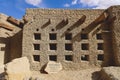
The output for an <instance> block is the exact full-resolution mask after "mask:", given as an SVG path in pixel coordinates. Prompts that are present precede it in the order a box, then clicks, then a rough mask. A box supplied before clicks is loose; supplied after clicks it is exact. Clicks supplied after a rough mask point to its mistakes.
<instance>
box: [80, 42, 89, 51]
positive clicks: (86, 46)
mask: <svg viewBox="0 0 120 80" xmlns="http://www.w3.org/2000/svg"><path fill="white" fill-rule="evenodd" d="M81 49H82V50H89V44H88V43H83V44H81Z"/></svg>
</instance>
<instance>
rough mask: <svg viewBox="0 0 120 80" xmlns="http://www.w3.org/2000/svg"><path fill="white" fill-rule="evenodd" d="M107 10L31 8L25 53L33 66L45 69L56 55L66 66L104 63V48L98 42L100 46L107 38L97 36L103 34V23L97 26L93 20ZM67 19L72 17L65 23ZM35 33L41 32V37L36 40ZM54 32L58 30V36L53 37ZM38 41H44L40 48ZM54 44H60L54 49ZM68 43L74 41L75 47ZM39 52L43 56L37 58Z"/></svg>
mask: <svg viewBox="0 0 120 80" xmlns="http://www.w3.org/2000/svg"><path fill="white" fill-rule="evenodd" d="M103 11H104V10H63V9H27V11H26V15H25V19H26V20H28V23H27V24H26V25H25V26H24V28H23V43H22V56H27V57H28V58H29V60H30V63H31V69H32V70H40V69H42V68H43V67H44V65H45V64H46V63H47V62H48V61H49V60H50V56H52V55H53V56H54V59H55V57H56V59H55V61H57V62H61V63H62V65H63V68H64V69H66V70H69V69H83V68H89V67H93V66H101V65H102V61H103V59H102V57H103V56H104V51H103V49H99V50H98V44H99V43H100V45H99V47H102V44H103V43H104V42H103V40H102V39H97V38H96V34H99V33H100V34H101V27H100V25H97V26H95V27H94V24H93V23H92V22H93V21H94V20H95V19H96V18H97V17H99V16H100V14H101V13H102V12H103ZM83 16H85V17H86V19H85V21H83V23H81V22H79V19H81V17H83ZM63 20H65V21H66V22H67V20H68V23H66V24H65V23H64V21H63ZM35 33H38V34H40V35H41V39H40V40H35V38H34V34H35ZM50 33H55V34H56V35H57V39H56V40H50V39H49V34H50ZM66 33H71V34H72V39H71V40H65V34H66ZM82 33H83V34H87V36H88V39H81V34H82ZM34 44H38V45H40V50H34ZM50 44H56V45H57V48H56V49H57V50H50ZM65 44H71V45H72V50H71V51H69V50H65ZM84 44H85V46H87V47H88V48H86V49H87V50H82V48H81V46H82V45H84ZM35 56H37V58H38V57H39V58H38V60H35V59H34V57H35ZM65 56H66V57H69V58H65ZM98 56H99V58H98ZM70 57H71V58H70ZM82 57H83V58H84V59H85V58H86V59H85V60H84V59H82ZM66 59H68V60H66Z"/></svg>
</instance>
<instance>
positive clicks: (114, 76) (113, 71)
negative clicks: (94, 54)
mask: <svg viewBox="0 0 120 80" xmlns="http://www.w3.org/2000/svg"><path fill="white" fill-rule="evenodd" d="M101 72H102V75H106V76H104V79H106V80H120V67H103V69H102V70H101ZM102 80H103V79H102Z"/></svg>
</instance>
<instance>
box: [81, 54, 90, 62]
mask: <svg viewBox="0 0 120 80" xmlns="http://www.w3.org/2000/svg"><path fill="white" fill-rule="evenodd" d="M81 60H82V61H89V55H81Z"/></svg>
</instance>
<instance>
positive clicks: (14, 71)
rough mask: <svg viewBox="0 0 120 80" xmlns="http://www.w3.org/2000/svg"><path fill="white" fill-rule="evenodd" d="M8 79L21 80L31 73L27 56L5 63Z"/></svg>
mask: <svg viewBox="0 0 120 80" xmlns="http://www.w3.org/2000/svg"><path fill="white" fill-rule="evenodd" d="M5 69H6V73H7V78H8V80H23V79H24V78H25V77H28V76H30V75H31V71H30V64H29V60H28V59H27V57H22V58H18V59H14V60H13V61H12V62H10V63H7V64H6V65H5Z"/></svg>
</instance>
